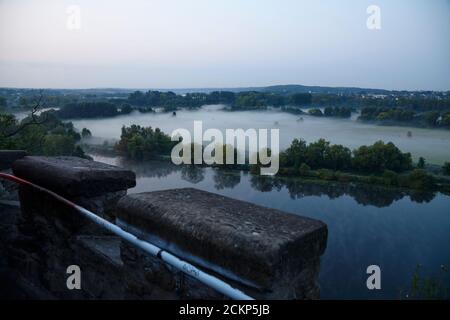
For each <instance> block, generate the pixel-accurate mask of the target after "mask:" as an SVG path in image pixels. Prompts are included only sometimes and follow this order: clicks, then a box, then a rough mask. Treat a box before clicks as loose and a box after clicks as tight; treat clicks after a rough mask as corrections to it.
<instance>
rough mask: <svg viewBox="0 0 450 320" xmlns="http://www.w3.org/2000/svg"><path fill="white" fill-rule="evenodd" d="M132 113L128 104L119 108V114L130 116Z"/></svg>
mask: <svg viewBox="0 0 450 320" xmlns="http://www.w3.org/2000/svg"><path fill="white" fill-rule="evenodd" d="M132 111H133V108H131V105H130V104H129V103H125V104H123V105H122V107H121V108H120V113H121V114H130V113H131V112H132Z"/></svg>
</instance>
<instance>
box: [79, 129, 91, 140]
mask: <svg viewBox="0 0 450 320" xmlns="http://www.w3.org/2000/svg"><path fill="white" fill-rule="evenodd" d="M81 136H82V137H83V139H87V138H90V137H92V133H91V131H90V130H89V129H86V128H83V130H81Z"/></svg>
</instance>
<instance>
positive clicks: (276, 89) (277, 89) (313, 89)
mask: <svg viewBox="0 0 450 320" xmlns="http://www.w3.org/2000/svg"><path fill="white" fill-rule="evenodd" d="M158 90H160V91H167V90H168V89H158ZM170 90H171V91H173V92H175V93H179V94H184V93H188V92H204V93H210V92H212V91H232V92H243V91H263V92H273V93H279V94H292V93H327V94H390V93H393V92H398V91H390V90H384V89H371V88H357V87H320V86H304V85H300V84H287V85H276V86H267V87H241V88H186V89H170Z"/></svg>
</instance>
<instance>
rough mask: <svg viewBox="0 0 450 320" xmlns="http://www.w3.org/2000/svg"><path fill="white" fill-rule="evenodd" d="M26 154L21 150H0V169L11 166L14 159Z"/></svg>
mask: <svg viewBox="0 0 450 320" xmlns="http://www.w3.org/2000/svg"><path fill="white" fill-rule="evenodd" d="M26 155H27V153H26V152H25V151H22V150H0V170H4V169H9V168H11V165H12V163H13V162H14V161H16V160H17V159H21V158H23V157H25V156H26Z"/></svg>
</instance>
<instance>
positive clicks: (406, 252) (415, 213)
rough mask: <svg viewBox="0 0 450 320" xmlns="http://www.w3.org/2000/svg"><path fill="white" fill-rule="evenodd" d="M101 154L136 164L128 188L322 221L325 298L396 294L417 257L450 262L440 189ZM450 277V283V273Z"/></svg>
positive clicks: (445, 202)
mask: <svg viewBox="0 0 450 320" xmlns="http://www.w3.org/2000/svg"><path fill="white" fill-rule="evenodd" d="M95 160H98V161H102V162H106V163H110V164H116V165H121V166H123V167H125V168H129V169H131V170H134V171H135V172H136V174H137V186H136V187H135V188H133V189H130V190H129V192H130V193H136V192H147V191H156V190H165V189H173V188H183V187H193V188H197V189H201V190H205V191H209V192H215V193H218V194H221V195H224V196H228V197H231V198H234V199H238V200H243V201H248V202H252V203H255V204H258V205H262V206H265V207H270V208H274V209H279V210H282V211H286V212H290V213H293V214H299V215H301V216H306V217H311V218H315V219H319V220H322V221H324V222H325V223H326V224H327V226H328V230H329V236H328V243H327V249H326V251H325V254H324V255H323V257H322V262H321V271H320V279H319V283H320V286H321V298H325V299H327V298H332V299H336V298H339V299H350V298H359V299H360V298H368V299H373V298H389V299H398V298H400V297H401V296H402V292H403V293H404V292H405V290H407V289H408V288H409V286H410V284H411V279H412V276H413V273H414V271H415V269H416V266H417V265H418V264H421V265H422V266H423V267H424V272H425V273H426V274H428V275H432V274H433V272H435V270H436V269H437V268H439V266H440V265H446V266H449V265H450V248H449V244H450V241H449V235H448V230H449V228H450V214H449V210H448V208H449V206H450V197H448V196H446V195H443V194H441V193H437V194H433V193H428V194H427V193H425V194H424V193H417V192H410V191H402V190H396V189H389V188H382V187H377V186H371V185H356V184H342V183H335V182H332V183H330V182H323V181H303V180H301V179H294V178H288V179H281V178H271V177H261V176H252V175H250V174H249V173H247V172H239V171H232V170H219V169H214V168H205V167H195V166H184V167H179V166H175V165H172V164H171V163H169V162H157V161H155V162H149V163H146V164H138V163H132V162H124V161H120V159H117V158H104V157H98V156H97V157H95ZM372 264H377V265H379V266H380V268H381V270H382V290H379V291H378V290H376V291H373V290H372V291H370V290H367V287H366V280H367V274H366V268H367V266H369V265H372ZM445 285H446V287H447V288H450V280H446V282H445ZM403 296H404V295H403Z"/></svg>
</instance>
